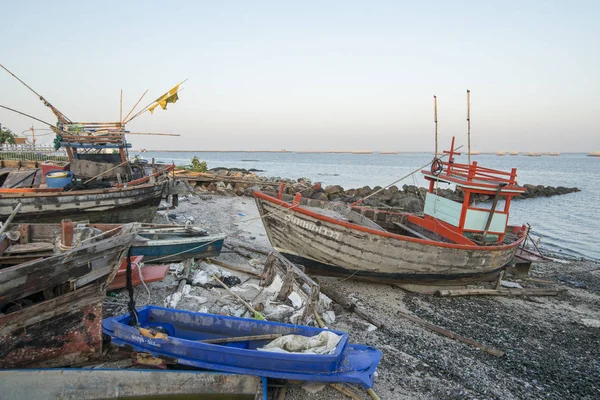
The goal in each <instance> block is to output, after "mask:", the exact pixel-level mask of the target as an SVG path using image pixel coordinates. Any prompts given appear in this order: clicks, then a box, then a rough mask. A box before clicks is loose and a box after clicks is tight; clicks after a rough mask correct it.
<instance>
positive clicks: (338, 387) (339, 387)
mask: <svg viewBox="0 0 600 400" xmlns="http://www.w3.org/2000/svg"><path fill="white" fill-rule="evenodd" d="M329 386H331V387H332V388H334V389H335V390H337V391H338V392H340V393H343V394H345V395H346V396H348V397H350V398H351V399H352V400H360V397H358V396H357V395H356V394H355V393H353V392H351V391H350V390H348V389H346V388H345V387H344V386H342V385H340V384H339V383H331V384H329Z"/></svg>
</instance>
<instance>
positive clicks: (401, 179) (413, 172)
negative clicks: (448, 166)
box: [351, 146, 463, 206]
mask: <svg viewBox="0 0 600 400" xmlns="http://www.w3.org/2000/svg"><path fill="white" fill-rule="evenodd" d="M461 147H463V146H458V147H457V148H455V149H454V150H453V151H456V150H460V148H461ZM449 154H450V153H447V154H444V155H442V156H440V157H439V158H437V160H441V159H442V158H444V157H446V156H448V155H449ZM434 160H436V159H434ZM434 160H431V161H429V162H428V163H427V164H425V165H423V166H422V167H420V168H417V169H415V170H414V171H412V172H410V173H409V174H407V175H405V176H403V177H402V178H400V179H398V180H397V181H395V182H392V183H390V184H389V185H387V186H385V187H382V188H381V189H379V190H377V191H375V192H373V193H371V194H370V195H368V196H366V197H363V198H362V199H358V200H357V201H355V202H354V203H352V205H351V206H356V205H358V204H360V203H361V202H363V201H365V200H366V199H368V198H369V197H373V196H375V195H376V194H377V193H379V192H381V191H383V190H385V189H387V188H389V187H390V186H392V185H395V184H396V183H398V182H401V181H403V180H404V179H406V178H408V177H409V176H411V175H414V174H416V173H417V172H419V171H420V170H422V169H423V168H425V167H427V166H429V165H431V163H433V161H434Z"/></svg>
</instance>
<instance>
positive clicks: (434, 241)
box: [254, 139, 527, 292]
mask: <svg viewBox="0 0 600 400" xmlns="http://www.w3.org/2000/svg"><path fill="white" fill-rule="evenodd" d="M452 146H454V139H453V140H452ZM456 154H457V153H454V152H450V159H449V161H448V162H443V161H441V160H440V159H437V158H436V159H435V160H434V162H433V163H432V168H431V170H424V171H421V172H422V173H423V175H424V177H425V179H427V180H428V181H429V190H428V193H427V195H426V198H425V205H424V211H423V216H419V215H412V214H409V213H398V212H389V211H385V210H376V209H372V208H366V207H352V209H350V207H348V206H346V205H344V204H340V203H331V202H323V201H319V200H312V199H307V198H301V197H300V194H297V195H296V197H295V198H292V197H291V196H285V195H283V193H282V191H281V190H280V192H279V194H278V195H276V196H275V195H269V194H266V193H263V192H259V191H256V192H254V195H255V198H256V202H257V205H258V209H259V212H260V215H261V217H262V221H263V223H264V226H265V229H266V232H267V235H268V237H269V240H270V242H271V244H272V245H273V247H275V248H276V249H277V250H279V251H280V252H281V253H282V254H284V255H285V256H286V257H287V258H288V259H290V260H291V261H293V262H296V263H299V264H302V265H303V266H304V267H305V268H306V271H307V272H309V273H313V274H317V275H336V276H344V277H351V278H354V279H362V280H370V281H379V282H384V281H387V282H396V283H399V284H404V285H405V287H407V288H411V290H417V291H426V292H431V291H432V290H433V289H434V288H436V287H439V286H442V287H443V286H446V285H464V284H465V283H469V282H489V281H493V280H494V279H497V277H498V275H499V274H500V272H501V271H502V270H503V269H505V268H506V267H507V266H509V265H510V264H511V263H512V262H513V261H514V256H515V251H516V250H517V248H518V247H519V245H520V244H521V243H522V242H523V241H524V240H525V238H526V235H527V227H526V226H509V225H508V216H509V208H510V203H511V200H512V198H513V197H515V196H518V195H520V194H521V193H523V192H525V188H524V187H521V186H519V185H518V184H517V181H516V177H517V172H516V169H513V170H512V171H511V172H503V171H497V170H492V169H488V168H483V167H481V166H479V165H478V164H477V162H473V163H472V164H471V165H468V164H460V163H457V162H456V161H455V160H454V158H453V157H454V155H456ZM441 183H448V184H454V185H455V186H456V187H457V188H459V189H461V191H462V192H463V193H464V197H463V199H462V201H453V200H449V199H447V198H444V197H441V196H438V195H437V194H436V188H437V186H438V184H441ZM475 193H477V194H486V195H488V196H490V198H491V199H492V200H493V204H491V205H488V206H487V207H483V206H482V205H473V204H471V195H472V194H475ZM501 200H502V201H503V207H502V208H501V209H498V210H497V209H496V205H497V204H499V203H498V202H499V201H501ZM500 204H501V203H500ZM421 285H424V286H421ZM413 286H414V287H413Z"/></svg>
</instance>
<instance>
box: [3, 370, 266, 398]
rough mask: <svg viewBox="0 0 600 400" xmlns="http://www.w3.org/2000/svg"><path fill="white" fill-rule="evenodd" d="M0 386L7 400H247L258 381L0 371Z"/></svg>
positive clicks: (196, 374)
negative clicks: (207, 399)
mask: <svg viewBox="0 0 600 400" xmlns="http://www.w3.org/2000/svg"><path fill="white" fill-rule="evenodd" d="M0 387H2V396H4V397H5V398H7V399H27V400H45V399H78V400H100V399H102V400H106V399H123V398H129V397H133V398H142V397H143V398H145V397H146V396H147V397H148V398H153V396H160V398H170V397H171V396H176V397H177V396H186V398H188V397H187V396H190V397H189V398H200V397H202V396H203V395H205V396H210V395H223V396H227V397H224V398H231V397H229V396H235V398H236V399H240V400H241V399H249V400H252V399H254V398H255V395H256V393H257V392H258V391H259V388H260V378H259V377H256V376H249V375H237V374H224V373H218V372H205V371H169V370H165V371H157V370H133V369H121V370H119V369H76V368H67V369H45V370H39V369H27V370H19V369H17V370H4V371H0ZM211 398H212V397H211ZM215 398H221V397H215Z"/></svg>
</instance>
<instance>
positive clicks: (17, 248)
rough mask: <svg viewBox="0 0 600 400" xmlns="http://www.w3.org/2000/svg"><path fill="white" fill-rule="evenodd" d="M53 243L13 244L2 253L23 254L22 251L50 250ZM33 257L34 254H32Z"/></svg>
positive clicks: (52, 247) (52, 248)
mask: <svg viewBox="0 0 600 400" xmlns="http://www.w3.org/2000/svg"><path fill="white" fill-rule="evenodd" d="M52 250H54V245H53V244H52V243H44V242H38V243H28V244H13V245H10V247H9V248H8V249H6V250H4V254H23V253H37V252H40V251H52ZM34 257H35V256H34Z"/></svg>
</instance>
